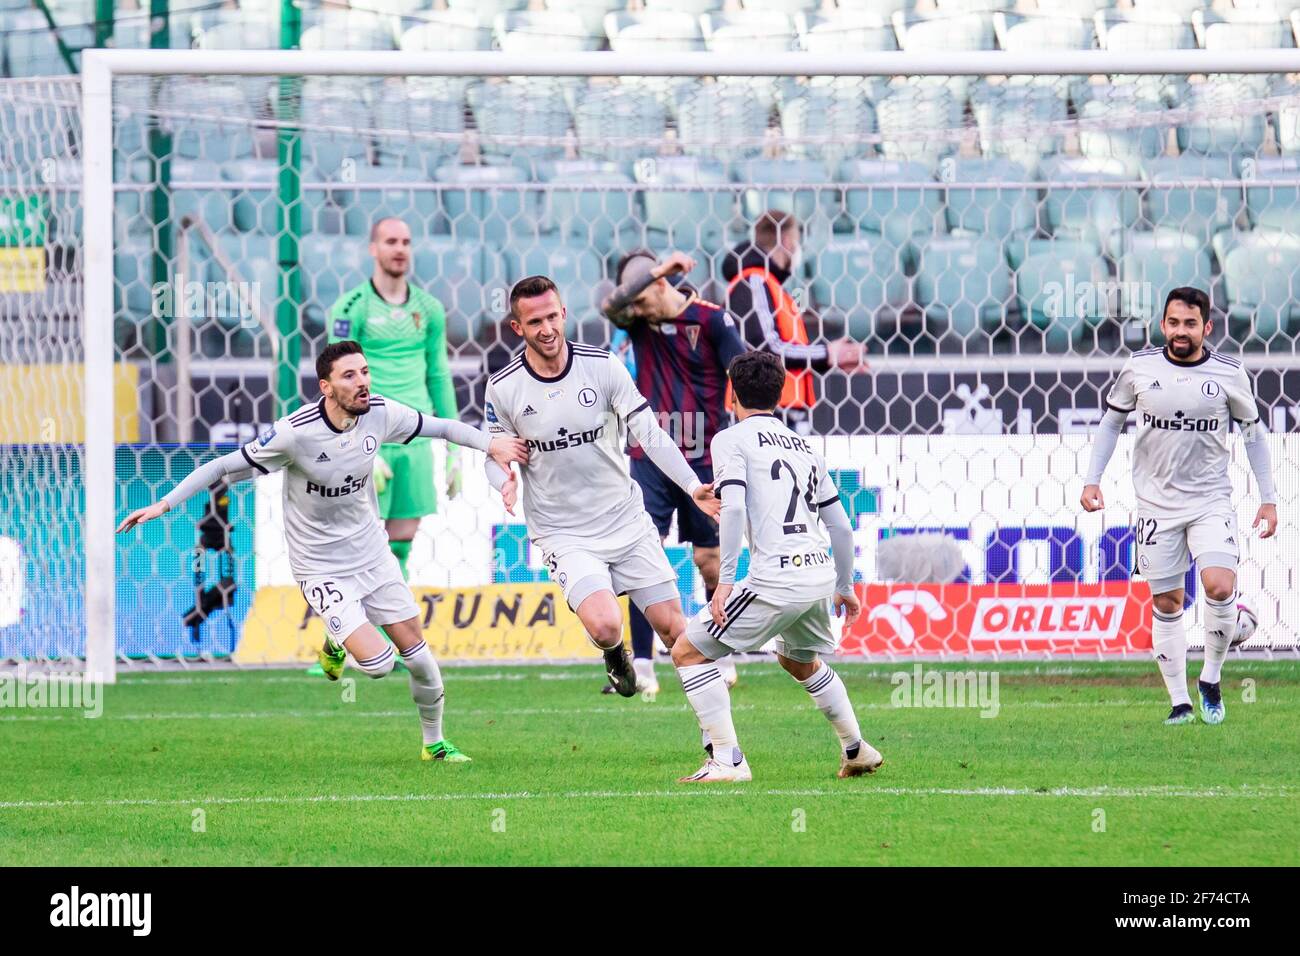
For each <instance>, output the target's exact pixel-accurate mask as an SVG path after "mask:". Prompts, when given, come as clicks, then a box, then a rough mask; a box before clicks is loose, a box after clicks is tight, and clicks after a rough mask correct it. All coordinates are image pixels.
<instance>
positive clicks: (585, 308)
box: [504, 239, 605, 321]
mask: <svg viewBox="0 0 1300 956" xmlns="http://www.w3.org/2000/svg"><path fill="white" fill-rule="evenodd" d="M504 255H505V259H506V275H507V277H508V281H509V282H510V283H512V284H513V283H515V282H518V281H519V280H520V279H522V278H523V277H524V276H530V275H546V276H550V277H551V278H552V279H553V280H554V281H555V284H556V285H557V286H559V288H560V297H561V298H562V299H563V300H564V304H565V305H566V306H567V307H568V310H569V315H570V316H571V317H572V318H573V320H575V321H582V320H583V319H585V318H588V317H591V316H593V315H595V314H596V313H598V312H599V310H600V303H599V302H598V301H596V290H597V288H598V287H599V286H600V283H601V281H602V280H603V279H604V278H605V267H604V264H603V263H602V262H601V259H600V256H598V255H596V253H595V252H593V251H592V250H591V249H590V248H589V247H587V246H581V245H577V244H569V243H565V242H563V241H561V240H554V239H550V240H546V241H544V242H542V243H539V244H537V245H533V246H529V247H528V248H525V249H513V248H506V250H505V251H504Z"/></svg>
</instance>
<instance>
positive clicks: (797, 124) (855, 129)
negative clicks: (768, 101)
mask: <svg viewBox="0 0 1300 956" xmlns="http://www.w3.org/2000/svg"><path fill="white" fill-rule="evenodd" d="M875 129H876V115H875V111H874V110H872V108H871V103H870V102H869V101H868V100H867V98H866V97H865V96H863V95H862V94H861V92H860V91H857V90H853V89H846V88H844V87H833V86H812V87H803V88H802V89H800V90H799V91H798V94H797V95H794V96H788V97H786V98H783V100H782V103H781V135H782V138H783V140H784V145H785V153H786V155H787V156H790V157H792V158H798V159H819V160H822V161H823V162H826V163H832V164H833V163H838V162H839V161H841V160H845V159H858V158H861V157H864V156H866V155H867V154H868V153H869V152H870V149H871V145H870V136H871V134H872V133H874V132H875Z"/></svg>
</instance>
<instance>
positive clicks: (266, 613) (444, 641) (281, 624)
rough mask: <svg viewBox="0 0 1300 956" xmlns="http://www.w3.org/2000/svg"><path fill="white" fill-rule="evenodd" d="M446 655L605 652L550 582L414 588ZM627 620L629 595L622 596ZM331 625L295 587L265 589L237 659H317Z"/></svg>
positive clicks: (545, 656) (429, 632)
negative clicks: (312, 610)
mask: <svg viewBox="0 0 1300 956" xmlns="http://www.w3.org/2000/svg"><path fill="white" fill-rule="evenodd" d="M412 591H413V592H414V594H415V602H416V604H417V606H418V607H419V609H420V617H421V622H422V623H423V625H424V639H425V641H426V642H427V643H428V645H429V647H430V649H431V650H432V651H433V653H434V656H436V657H437V658H438V659H439V660H472V661H492V660H556V659H562V658H582V657H587V658H592V659H595V658H596V657H597V656H598V655H597V653H596V649H595V648H594V647H592V645H591V642H590V641H588V640H587V635H586V633H585V632H584V631H583V629H582V625H581V624H580V623H579V622H578V617H577V615H576V614H574V613H573V612H572V611H571V610H569V607H568V605H566V604H565V603H564V595H563V594H562V593H561V591H560V589H559V588H558V587H557V586H556V585H554V584H551V583H544V584H488V585H483V586H480V587H466V588H424V587H415V588H412ZM622 604H623V609H624V620H626V619H627V599H626V598H623V599H622ZM324 639H325V624H324V622H323V621H321V619H320V618H319V617H317V616H316V615H314V614H313V615H311V616H308V613H307V602H306V601H304V600H303V596H302V592H300V591H299V590H298V589H297V588H294V587H275V586H272V587H263V588H259V589H258V591H257V595H256V597H254V599H253V607H252V610H250V611H249V614H248V617H247V618H246V619H245V620H244V628H243V634H242V636H241V637H240V640H239V645H238V647H236V648H235V653H234V661H235V662H236V663H238V664H266V663H288V662H292V661H300V662H307V661H314V660H315V659H316V652H317V651H318V650H319V649H320V646H321V642H322V641H323V640H324Z"/></svg>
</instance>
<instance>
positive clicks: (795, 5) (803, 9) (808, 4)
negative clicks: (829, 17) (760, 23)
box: [745, 0, 822, 17]
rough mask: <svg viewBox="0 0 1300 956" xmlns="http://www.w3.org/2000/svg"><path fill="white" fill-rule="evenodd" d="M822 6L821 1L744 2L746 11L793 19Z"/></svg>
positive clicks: (774, 0) (749, 0) (772, 0)
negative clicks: (775, 14)
mask: <svg viewBox="0 0 1300 956" xmlns="http://www.w3.org/2000/svg"><path fill="white" fill-rule="evenodd" d="M821 5H822V0H745V9H746V10H755V11H758V12H760V13H782V14H785V15H786V16H787V17H794V16H795V15H797V14H800V13H812V12H813V11H814V10H816V9H818V8H819V7H820V6H821Z"/></svg>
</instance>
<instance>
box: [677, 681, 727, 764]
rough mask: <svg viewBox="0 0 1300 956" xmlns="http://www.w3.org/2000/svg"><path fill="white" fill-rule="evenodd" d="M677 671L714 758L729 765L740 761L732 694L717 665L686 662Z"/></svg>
mask: <svg viewBox="0 0 1300 956" xmlns="http://www.w3.org/2000/svg"><path fill="white" fill-rule="evenodd" d="M677 675H678V676H679V677H680V678H681V679H682V690H684V691H686V699H687V700H688V701H689V702H690V705H691V707H692V709H694V711H695V716H696V718H698V719H699V722H700V728H701V729H702V730H703V731H704V732H705V733H706V734H708V737H709V740H711V741H713V759H714V760H716V761H718V762H719V763H722V764H725V765H727V766H730V767H734V766H736V765H737V764H739V763H740V761H741V759H743V758H742V757H741V753H740V744H739V743H738V742H737V740H736V727H735V724H734V723H733V722H732V720H731V694H730V692H729V691H728V690H727V684H726V682H725V681H724V680H723V679H722V674H721V673H720V672H719V671H718V667H717V665H716V664H714V663H713V662H712V661H710V662H709V663H707V664H688V665H687V666H685V667H679V668H677Z"/></svg>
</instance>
